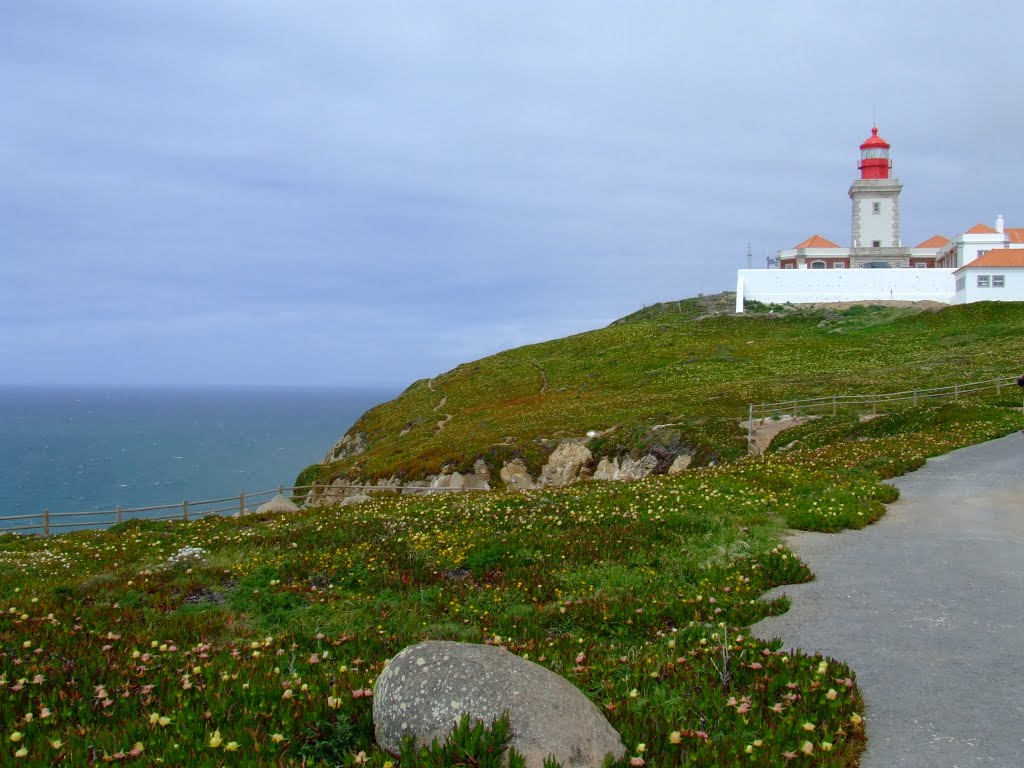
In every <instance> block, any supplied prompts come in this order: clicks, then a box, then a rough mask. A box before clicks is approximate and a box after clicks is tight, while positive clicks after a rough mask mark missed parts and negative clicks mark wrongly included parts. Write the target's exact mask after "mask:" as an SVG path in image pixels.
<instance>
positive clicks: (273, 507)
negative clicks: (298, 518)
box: [256, 493, 299, 514]
mask: <svg viewBox="0 0 1024 768" xmlns="http://www.w3.org/2000/svg"><path fill="white" fill-rule="evenodd" d="M298 511H299V508H298V507H297V506H295V504H294V503H292V501H291V500H290V499H286V498H285V497H284V496H282V495H281V494H280V493H279V494H277V496H275V497H274V498H272V499H271V500H270V501H268V502H267V503H265V504H261V505H260V506H259V507H257V508H256V514H259V513H260V512H298Z"/></svg>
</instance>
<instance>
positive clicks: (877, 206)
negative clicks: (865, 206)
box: [871, 203, 882, 213]
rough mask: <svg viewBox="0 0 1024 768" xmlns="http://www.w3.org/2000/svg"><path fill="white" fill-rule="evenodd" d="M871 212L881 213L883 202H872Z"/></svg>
mask: <svg viewBox="0 0 1024 768" xmlns="http://www.w3.org/2000/svg"><path fill="white" fill-rule="evenodd" d="M871 212H872V213H881V212H882V204H881V203H872V204H871Z"/></svg>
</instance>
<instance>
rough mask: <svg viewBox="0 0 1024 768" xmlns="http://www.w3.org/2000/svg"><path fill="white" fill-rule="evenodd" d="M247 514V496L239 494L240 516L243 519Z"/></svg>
mask: <svg viewBox="0 0 1024 768" xmlns="http://www.w3.org/2000/svg"><path fill="white" fill-rule="evenodd" d="M244 514H245V494H244V493H240V494H238V516H239V517H241V516H242V515H244Z"/></svg>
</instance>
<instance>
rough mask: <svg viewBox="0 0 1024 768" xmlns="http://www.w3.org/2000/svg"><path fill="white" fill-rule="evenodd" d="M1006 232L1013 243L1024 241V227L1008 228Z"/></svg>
mask: <svg viewBox="0 0 1024 768" xmlns="http://www.w3.org/2000/svg"><path fill="white" fill-rule="evenodd" d="M1006 234H1007V235H1009V237H1010V242H1011V243H1024V229H1010V228H1009V227H1007V228H1006Z"/></svg>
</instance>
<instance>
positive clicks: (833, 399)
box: [832, 395, 836, 416]
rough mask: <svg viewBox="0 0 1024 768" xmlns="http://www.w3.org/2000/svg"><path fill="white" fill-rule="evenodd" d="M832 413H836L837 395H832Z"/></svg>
mask: <svg viewBox="0 0 1024 768" xmlns="http://www.w3.org/2000/svg"><path fill="white" fill-rule="evenodd" d="M832 415H833V416H835V415H836V396H835V395H832Z"/></svg>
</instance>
